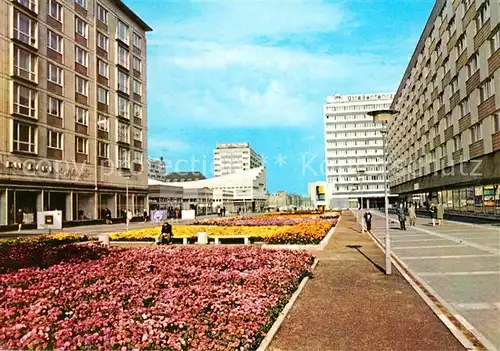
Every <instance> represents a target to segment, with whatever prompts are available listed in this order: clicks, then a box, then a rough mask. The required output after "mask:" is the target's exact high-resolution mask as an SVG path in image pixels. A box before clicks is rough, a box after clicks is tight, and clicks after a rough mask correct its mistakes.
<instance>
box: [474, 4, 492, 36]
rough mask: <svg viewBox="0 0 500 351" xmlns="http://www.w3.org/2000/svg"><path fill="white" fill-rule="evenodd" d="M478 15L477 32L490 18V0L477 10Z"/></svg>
mask: <svg viewBox="0 0 500 351" xmlns="http://www.w3.org/2000/svg"><path fill="white" fill-rule="evenodd" d="M477 12H478V13H477V17H476V33H477V32H478V31H479V30H480V29H481V28H482V27H483V26H484V24H485V23H486V21H488V20H489V19H490V2H489V0H486V1H485V2H484V3H483V4H482V5H481V7H480V8H479V9H478V11H477Z"/></svg>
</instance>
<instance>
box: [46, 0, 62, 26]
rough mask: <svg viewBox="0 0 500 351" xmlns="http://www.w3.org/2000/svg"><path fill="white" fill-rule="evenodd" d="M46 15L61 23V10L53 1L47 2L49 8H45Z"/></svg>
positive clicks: (58, 4) (59, 5) (60, 6)
mask: <svg viewBox="0 0 500 351" xmlns="http://www.w3.org/2000/svg"><path fill="white" fill-rule="evenodd" d="M47 13H48V14H49V16H50V17H52V18H54V19H56V20H58V21H59V22H62V18H63V16H62V14H63V8H62V5H61V4H60V3H58V2H57V1H55V0H49V6H48V8H47Z"/></svg>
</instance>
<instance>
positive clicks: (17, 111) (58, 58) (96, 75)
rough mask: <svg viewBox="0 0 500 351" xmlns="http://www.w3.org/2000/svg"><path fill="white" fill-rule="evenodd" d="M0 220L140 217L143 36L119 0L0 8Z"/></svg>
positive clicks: (46, 0) (142, 26) (42, 0)
mask: <svg viewBox="0 0 500 351" xmlns="http://www.w3.org/2000/svg"><path fill="white" fill-rule="evenodd" d="M0 16H1V17H0V18H1V21H0V22H1V23H2V25H1V27H0V50H1V52H2V53H3V54H2V55H0V89H1V97H2V98H1V99H0V224H1V225H4V224H8V223H12V222H13V221H14V217H15V216H14V215H15V212H16V211H17V210H18V209H21V210H22V211H23V212H24V217H25V221H26V222H31V221H33V220H34V219H35V218H36V211H40V210H53V209H57V210H61V211H62V212H63V216H64V220H66V221H71V220H78V219H95V218H98V217H99V216H100V215H101V210H102V209H103V208H106V207H107V208H109V209H110V210H111V212H112V214H113V216H116V215H117V214H119V213H120V212H121V210H125V206H126V203H127V201H126V199H125V194H126V188H129V190H130V196H129V201H128V203H129V208H130V209H131V210H133V211H138V210H140V211H142V209H143V208H144V206H145V204H146V203H147V202H146V201H145V199H146V196H147V187H148V181H147V177H148V176H147V170H144V171H143V166H146V165H145V164H143V163H144V162H145V160H147V157H146V144H147V143H146V141H147V140H146V126H147V123H146V35H145V34H146V32H148V31H150V30H151V28H150V27H149V26H148V25H147V24H146V23H144V22H143V21H142V20H141V19H140V18H139V17H138V16H137V15H136V14H134V13H133V12H132V11H131V10H130V9H129V8H128V7H127V6H125V4H124V3H123V2H121V1H120V0H13V1H5V0H4V1H2V2H1V3H0Z"/></svg>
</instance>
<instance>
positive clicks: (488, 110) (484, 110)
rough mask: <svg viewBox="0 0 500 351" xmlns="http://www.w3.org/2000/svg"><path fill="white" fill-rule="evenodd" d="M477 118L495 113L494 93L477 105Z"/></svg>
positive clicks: (483, 117)
mask: <svg viewBox="0 0 500 351" xmlns="http://www.w3.org/2000/svg"><path fill="white" fill-rule="evenodd" d="M477 109H478V119H479V121H482V120H483V119H485V118H486V117H488V116H490V115H491V114H493V113H495V110H496V105H495V95H493V96H491V97H489V98H488V99H486V100H485V101H483V102H482V103H481V104H480V105H479V106H478V108H477Z"/></svg>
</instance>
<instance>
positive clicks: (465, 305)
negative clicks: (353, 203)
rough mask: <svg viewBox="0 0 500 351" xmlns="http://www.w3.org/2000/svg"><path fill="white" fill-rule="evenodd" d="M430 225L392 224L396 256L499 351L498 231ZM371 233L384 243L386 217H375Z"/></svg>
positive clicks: (490, 227)
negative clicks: (402, 228)
mask: <svg viewBox="0 0 500 351" xmlns="http://www.w3.org/2000/svg"><path fill="white" fill-rule="evenodd" d="M374 213H375V214H377V212H374ZM390 218H391V219H393V220H396V217H395V216H392V215H390ZM430 222H431V221H430V219H429V218H418V219H417V226H415V227H409V226H408V222H407V230H406V231H400V230H399V223H391V225H390V233H389V234H390V238H391V247H392V250H393V253H394V254H395V255H396V256H397V257H398V258H399V259H400V260H401V261H402V262H403V263H404V264H405V265H407V266H408V267H409V268H410V269H411V270H412V271H413V272H414V273H415V274H416V276H417V277H418V278H419V279H420V280H421V281H423V282H424V283H425V284H427V285H428V286H429V287H430V288H432V290H434V292H436V293H437V294H438V295H439V296H440V297H441V298H442V299H444V301H446V302H447V303H448V304H449V305H451V307H452V309H454V311H451V312H453V313H456V314H458V315H460V316H462V317H463V318H465V320H466V321H467V322H468V323H470V324H471V325H472V326H473V327H474V328H475V329H476V330H477V331H478V332H479V336H480V337H479V339H480V340H481V341H482V342H483V344H485V346H486V347H488V348H489V349H494V350H500V228H499V227H498V226H494V225H471V224H466V223H459V222H449V221H445V223H444V225H443V226H436V227H433V226H432V224H431V223H430ZM372 233H374V234H375V235H376V236H377V237H378V238H379V239H380V240H381V241H382V243H383V242H384V238H385V220H384V215H383V214H381V213H380V214H377V215H375V216H374V217H373V223H372Z"/></svg>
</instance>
